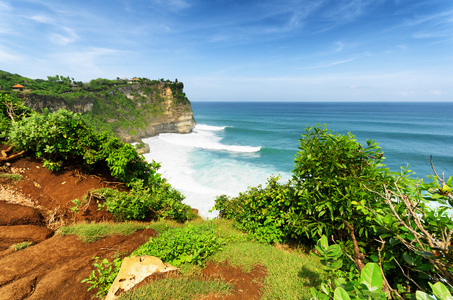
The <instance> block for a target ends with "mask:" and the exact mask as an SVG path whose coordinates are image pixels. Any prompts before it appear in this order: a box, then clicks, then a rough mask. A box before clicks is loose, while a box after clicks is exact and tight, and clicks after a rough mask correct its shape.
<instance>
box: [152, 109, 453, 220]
mask: <svg viewBox="0 0 453 300" xmlns="http://www.w3.org/2000/svg"><path fill="white" fill-rule="evenodd" d="M192 109H193V112H194V117H195V120H196V121H197V126H196V127H195V130H194V132H193V133H190V134H161V135H159V136H157V137H152V138H148V139H144V142H146V143H148V144H149V145H150V148H151V151H150V153H148V154H146V155H145V158H146V159H147V160H148V161H151V160H152V159H154V160H155V161H158V162H161V164H162V166H161V169H160V172H161V173H162V174H163V176H164V177H166V178H167V179H168V180H169V182H170V183H171V184H172V185H173V186H174V187H175V188H176V189H178V190H179V191H181V192H182V193H183V194H184V196H185V197H186V199H185V200H184V201H185V203H186V204H188V205H190V206H192V207H194V208H196V209H198V210H199V212H200V215H201V216H203V217H205V218H207V217H208V218H212V217H215V216H216V215H217V213H216V212H215V211H213V212H210V210H211V209H212V206H213V205H214V199H215V197H216V196H218V195H222V194H226V195H230V196H235V195H238V194H239V193H240V192H244V191H246V190H247V188H248V187H252V186H257V185H259V184H265V183H266V179H267V178H269V177H270V176H272V175H273V176H276V175H280V177H281V178H282V180H286V179H289V178H290V177H291V171H292V170H293V161H294V156H295V154H296V153H297V148H298V145H299V139H300V138H301V136H302V134H303V133H304V132H305V127H306V126H307V125H310V126H315V125H316V124H321V125H322V124H327V128H328V129H331V130H333V131H334V132H337V133H342V134H346V133H348V132H351V133H352V134H353V135H355V136H356V138H357V140H358V141H359V142H360V143H362V144H365V143H366V140H368V139H371V140H374V141H376V142H377V143H378V144H379V145H380V147H381V148H382V150H383V152H384V156H385V158H386V159H385V160H384V163H385V164H386V165H387V166H388V167H389V168H390V169H391V170H392V171H398V170H400V167H401V166H406V165H407V164H409V165H410V169H411V170H413V171H414V172H416V174H415V175H414V177H420V178H426V176H427V175H429V174H432V170H431V166H430V155H432V156H433V163H434V166H435V167H436V171H437V172H438V174H441V173H442V172H444V173H445V176H446V177H449V176H453V103H387V102H386V103H306V102H298V103H285V102H279V103H268V102H266V103H256V102H253V103H244V102H240V103H239V102H220V103H219V102H193V103H192Z"/></svg>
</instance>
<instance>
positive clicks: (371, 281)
mask: <svg viewBox="0 0 453 300" xmlns="http://www.w3.org/2000/svg"><path fill="white" fill-rule="evenodd" d="M360 280H361V283H363V284H365V285H366V286H367V287H368V290H370V291H380V290H381V289H382V285H383V282H384V281H383V279H382V274H381V269H380V268H379V266H378V264H376V263H367V264H366V265H365V267H364V268H363V270H362V273H361V274H360Z"/></svg>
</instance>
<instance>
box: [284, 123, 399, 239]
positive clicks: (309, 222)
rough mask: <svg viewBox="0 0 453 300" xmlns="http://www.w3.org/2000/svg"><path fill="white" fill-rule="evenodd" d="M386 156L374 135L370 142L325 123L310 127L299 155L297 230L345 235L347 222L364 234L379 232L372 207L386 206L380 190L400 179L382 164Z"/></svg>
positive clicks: (295, 180) (295, 181) (307, 233)
mask: <svg viewBox="0 0 453 300" xmlns="http://www.w3.org/2000/svg"><path fill="white" fill-rule="evenodd" d="M383 159H384V158H383V153H382V152H381V150H380V147H379V146H378V145H377V143H375V142H373V141H371V140H368V141H367V146H366V147H364V146H362V145H361V144H360V143H358V142H357V140H356V139H355V137H354V136H353V135H352V134H350V133H348V135H341V134H333V133H332V132H331V131H329V130H327V128H326V127H325V126H324V127H323V128H320V127H319V126H316V127H314V128H313V127H307V128H306V133H305V134H304V135H303V136H302V139H300V140H299V151H298V153H297V155H296V158H295V160H294V162H295V168H294V170H293V184H294V185H295V189H296V196H297V198H298V200H297V204H295V206H296V209H294V210H293V213H294V214H293V216H292V217H291V220H292V222H293V225H294V231H295V234H296V235H297V236H300V235H305V236H307V237H313V236H318V237H320V236H321V235H323V234H326V235H327V236H330V235H332V234H334V235H336V236H337V237H338V238H342V237H343V238H344V237H345V236H347V235H348V229H347V223H349V224H350V225H351V226H352V227H353V230H354V231H355V234H357V235H358V236H364V237H369V236H371V235H374V234H376V232H377V231H376V228H375V227H373V226H370V223H372V220H373V218H374V216H373V213H372V212H371V211H370V210H369V209H368V208H371V209H372V211H375V212H378V213H379V212H380V211H382V208H383V207H384V206H385V202H384V201H383V200H382V199H381V198H380V197H379V196H378V195H377V194H376V192H382V191H383V187H384V185H386V186H393V182H394V178H393V176H392V175H391V174H390V172H389V171H388V169H386V168H384V165H383V164H381V162H382V160H383ZM346 222H347V223H346Z"/></svg>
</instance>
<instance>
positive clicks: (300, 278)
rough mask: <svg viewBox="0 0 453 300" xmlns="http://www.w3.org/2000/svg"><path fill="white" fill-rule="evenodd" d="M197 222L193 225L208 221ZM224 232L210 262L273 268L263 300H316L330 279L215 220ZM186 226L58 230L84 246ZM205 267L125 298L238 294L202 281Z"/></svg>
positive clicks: (297, 255) (317, 267) (308, 261)
mask: <svg viewBox="0 0 453 300" xmlns="http://www.w3.org/2000/svg"><path fill="white" fill-rule="evenodd" d="M203 222H205V221H203V220H196V221H193V222H191V223H196V224H199V223H203ZM214 223H215V225H216V226H217V227H218V228H219V231H218V238H221V239H222V240H223V241H224V245H223V246H222V249H221V250H220V251H218V252H216V253H214V254H213V255H211V256H210V257H208V261H210V262H214V263H222V262H224V261H228V262H229V264H230V265H232V266H235V267H241V268H242V269H243V270H244V271H245V272H250V271H251V270H252V269H253V268H254V267H255V266H256V265H262V266H264V267H265V268H266V270H267V277H266V278H265V279H264V282H262V292H263V295H262V298H261V299H310V298H311V293H310V288H311V287H318V286H319V284H320V283H321V282H322V281H323V280H324V279H325V277H324V275H323V274H324V273H323V271H322V268H321V264H320V262H319V261H318V260H317V259H316V258H314V257H313V256H310V255H308V254H307V253H304V252H303V251H302V250H299V249H296V250H292V249H290V250H288V249H282V247H276V246H273V245H268V244H263V243H259V242H257V241H255V240H253V238H252V237H251V236H249V235H247V234H245V233H242V232H240V231H238V230H237V229H235V228H234V226H233V223H232V222H231V221H229V220H223V219H220V220H215V221H214ZM182 226H184V224H180V223H176V222H173V221H166V220H162V221H159V222H153V223H140V222H124V223H113V222H104V223H81V224H77V225H73V226H69V227H62V228H60V229H59V230H58V233H59V234H60V235H77V236H78V237H79V238H80V239H81V240H82V241H83V242H92V241H96V240H98V239H99V238H102V237H105V236H108V235H116V234H123V235H128V234H131V233H133V232H135V231H137V230H140V229H145V228H152V229H154V230H156V231H157V232H159V233H163V232H165V231H167V230H169V229H171V228H175V227H182ZM200 272H201V267H200V266H195V265H193V264H188V263H186V264H182V265H181V266H180V275H179V277H178V278H165V279H161V280H158V281H156V282H154V283H152V284H150V285H147V286H144V287H142V288H139V289H137V290H134V291H132V292H129V293H126V294H124V295H123V296H122V297H121V298H120V299H123V300H124V299H136V300H138V299H175V300H178V299H194V298H200V297H202V296H206V295H221V294H222V295H223V294H228V293H231V292H232V289H233V288H232V287H231V286H230V285H228V284H227V283H225V282H222V281H220V280H214V281H213V280H201V278H200V276H199V274H200Z"/></svg>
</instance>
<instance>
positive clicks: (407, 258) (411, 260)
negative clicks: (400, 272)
mask: <svg viewBox="0 0 453 300" xmlns="http://www.w3.org/2000/svg"><path fill="white" fill-rule="evenodd" d="M403 259H404V260H405V261H406V262H407V263H408V264H410V265H411V266H415V262H414V259H413V258H412V256H410V255H409V254H407V253H403Z"/></svg>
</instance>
